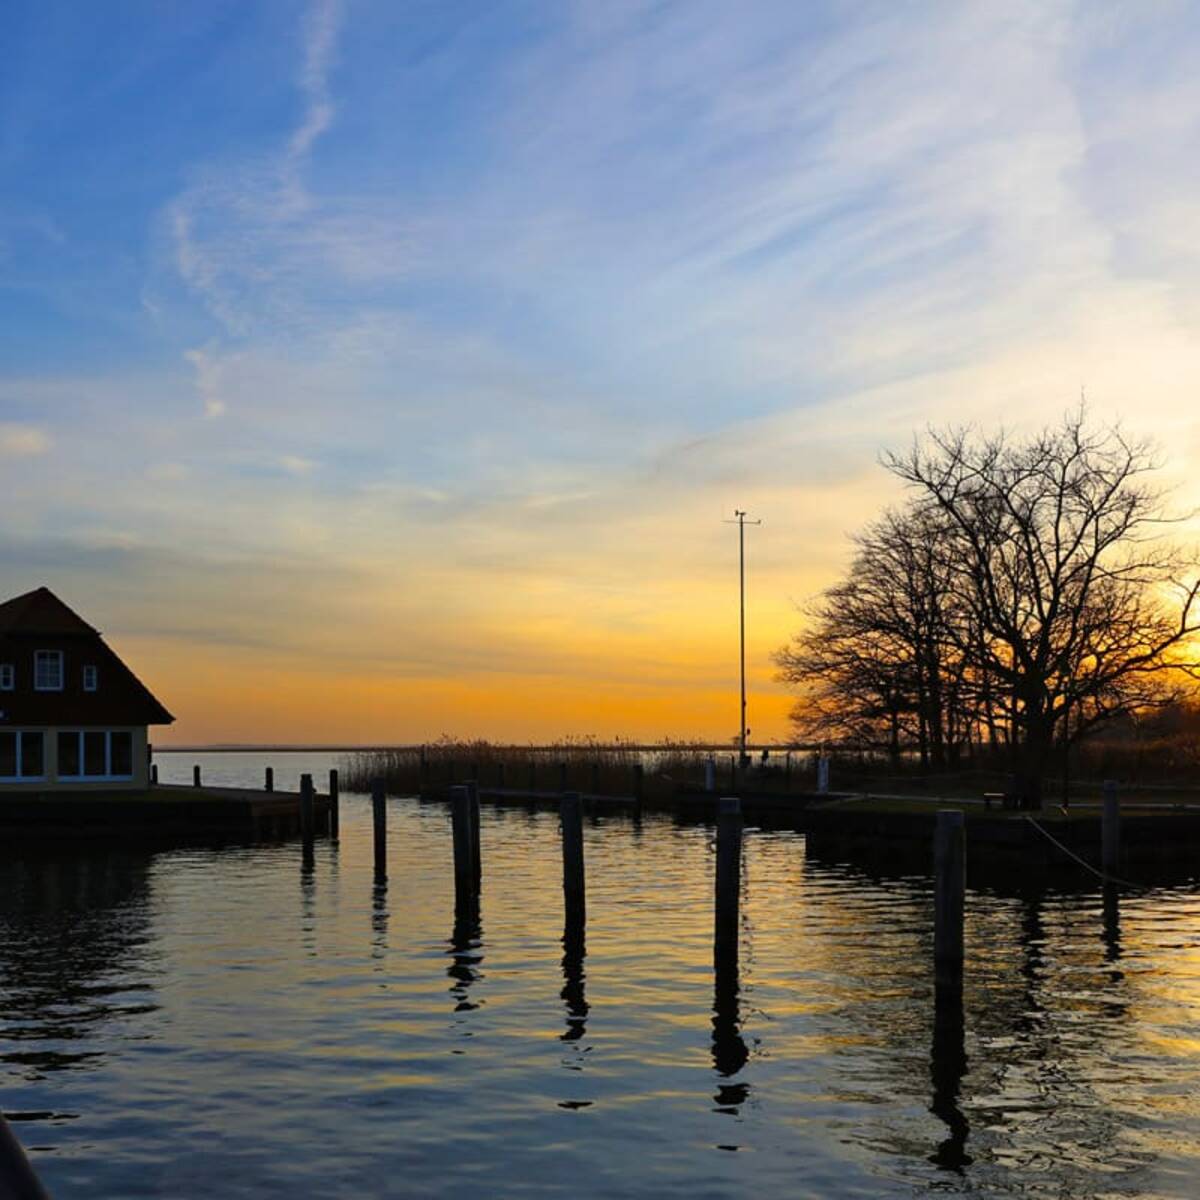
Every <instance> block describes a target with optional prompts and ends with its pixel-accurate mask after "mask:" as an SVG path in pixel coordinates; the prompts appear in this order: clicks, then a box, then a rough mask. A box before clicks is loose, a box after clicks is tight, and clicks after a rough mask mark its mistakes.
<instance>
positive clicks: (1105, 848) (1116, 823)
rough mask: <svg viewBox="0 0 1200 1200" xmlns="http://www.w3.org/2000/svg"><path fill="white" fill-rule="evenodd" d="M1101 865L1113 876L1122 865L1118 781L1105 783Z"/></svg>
mask: <svg viewBox="0 0 1200 1200" xmlns="http://www.w3.org/2000/svg"><path fill="white" fill-rule="evenodd" d="M1100 850H1101V853H1100V863H1101V866H1102V867H1103V868H1104V870H1105V872H1106V873H1108V874H1112V873H1113V872H1114V871H1116V870H1117V869H1118V867H1119V866H1120V864H1121V799H1120V797H1119V796H1118V795H1117V781H1116V780H1115V779H1106V780H1105V781H1104V810H1103V815H1102V817H1101V821H1100Z"/></svg>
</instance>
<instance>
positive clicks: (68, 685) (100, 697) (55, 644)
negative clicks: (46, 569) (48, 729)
mask: <svg viewBox="0 0 1200 1200" xmlns="http://www.w3.org/2000/svg"><path fill="white" fill-rule="evenodd" d="M37 650H61V651H62V652H63V655H64V664H65V666H66V675H65V678H64V680H63V688H62V690H61V691H37V690H35V688H34V687H33V673H34V657H35V653H36V651H37ZM0 662H6V663H12V664H13V665H14V666H15V667H16V685H15V687H14V689H13V690H12V691H6V692H0V728H6V727H7V728H13V727H15V726H20V725H31V726H34V725H85V726H98V725H169V724H170V723H171V722H172V721H174V720H175V718H174V717H173V716H171V714H170V713H169V712H167V710H166V709H165V708H164V707H163V706H162V705H161V704H160V703H159V702H158V701H157V700H156V699H155V698H154V696H153V695H152V694H151V692H150V690H149V689H148V688H147V687H146V685H145V684H143V683H142V681H141V680H140V679H138V678H137V676H136V675H134V673H133V672H132V671H131V670H130V669H129V668H128V667H127V666H126V665H125V664H124V663H123V662H122V661H121V660H120V659H119V658H118V657H117V655H116V654H115V653H113V651H112V650H111V649H110V648H109V647H108V646H107V645H106V644H105V642H104V639H103V638H102V637H101V636H100V633H99V631H98V630H97V629H95V628H94V627H93V626H91V625H89V624H88V623H87V622H86V621H85V620H84V619H83V618H82V617H81V616H80V615H79V614H78V613H76V612H74V611H73V610H72V609H70V608H68V607H67V605H65V604H64V603H63V602H62V601H61V600H60V599H59V598H58V597H57V596H56V595H55V594H54V593H53V592H52V591H50V589H49V588H45V587H40V588H37V589H36V590H35V591H32V592H26V593H25V594H24V595H23V596H15V597H14V598H13V599H11V600H7V601H5V602H4V603H3V604H0ZM84 665H91V666H95V667H96V668H97V671H98V673H99V681H100V685H99V687H98V688H97V689H96V690H95V691H92V692H89V691H85V690H84V688H83V681H82V669H83V666H84Z"/></svg>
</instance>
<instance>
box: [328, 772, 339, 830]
mask: <svg viewBox="0 0 1200 1200" xmlns="http://www.w3.org/2000/svg"><path fill="white" fill-rule="evenodd" d="M340 809H341V800H340V796H339V790H338V773H337V767H330V768H329V836H330V837H332V838H336V837H337V835H338V823H339V818H340V817H341V811H340Z"/></svg>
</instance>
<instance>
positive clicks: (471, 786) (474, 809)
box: [467, 779, 483, 891]
mask: <svg viewBox="0 0 1200 1200" xmlns="http://www.w3.org/2000/svg"><path fill="white" fill-rule="evenodd" d="M467 793H468V795H469V796H470V800H471V804H470V808H471V866H472V868H473V874H472V877H471V879H472V883H473V885H474V890H475V891H479V887H480V885H481V884H482V883H483V854H482V849H483V847H482V845H481V843H480V834H479V784H478V783H476V782H475V780H474V779H472V780H471V781H470V782H469V783H468V784H467Z"/></svg>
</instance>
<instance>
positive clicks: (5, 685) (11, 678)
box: [0, 663, 17, 692]
mask: <svg viewBox="0 0 1200 1200" xmlns="http://www.w3.org/2000/svg"><path fill="white" fill-rule="evenodd" d="M16 686H17V672H16V670H15V669H14V667H13V665H12V663H0V692H11V691H12V690H13V688H14V687H16Z"/></svg>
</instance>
